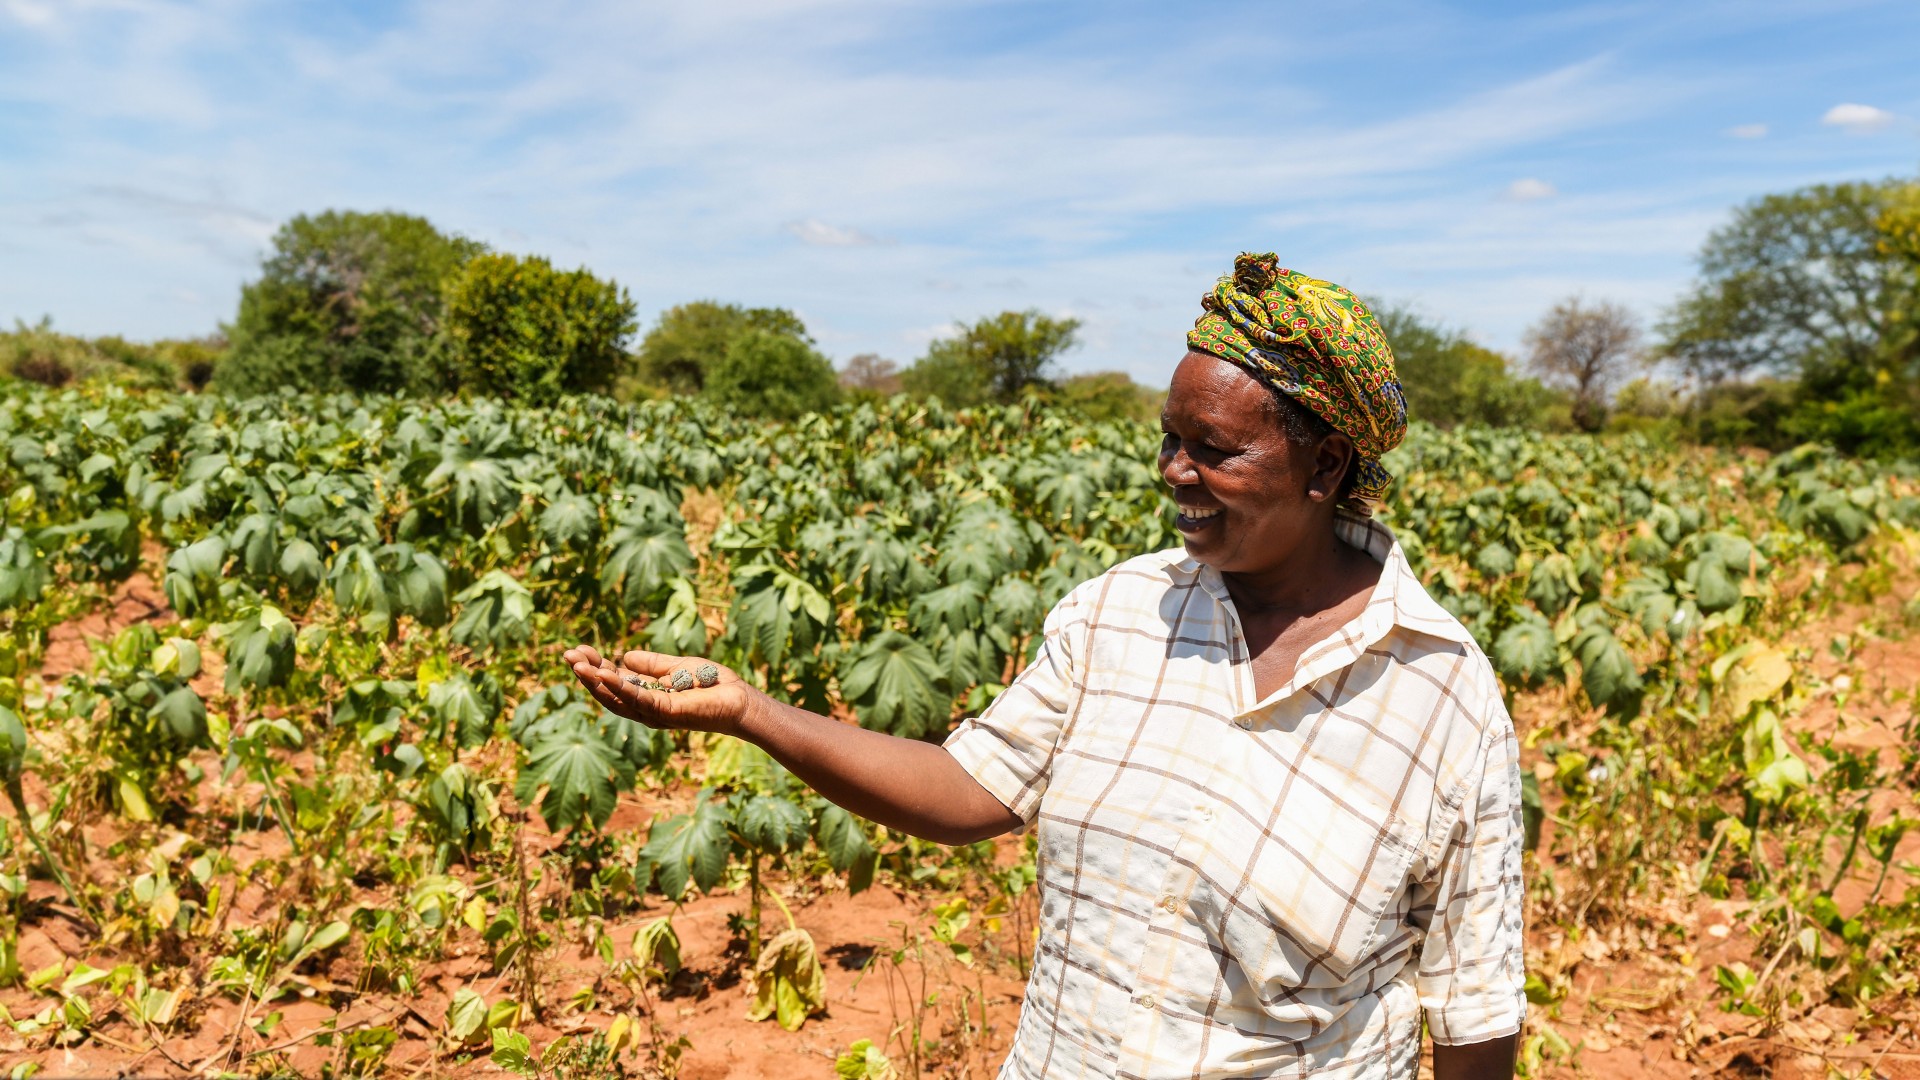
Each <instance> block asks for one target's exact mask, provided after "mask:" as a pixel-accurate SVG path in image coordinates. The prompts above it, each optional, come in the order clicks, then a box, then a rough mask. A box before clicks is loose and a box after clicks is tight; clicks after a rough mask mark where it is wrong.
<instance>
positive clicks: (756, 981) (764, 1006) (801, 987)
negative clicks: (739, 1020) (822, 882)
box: [747, 929, 827, 1031]
mask: <svg viewBox="0 0 1920 1080" xmlns="http://www.w3.org/2000/svg"><path fill="white" fill-rule="evenodd" d="M826 1007H827V975H826V972H825V971H824V970H823V969H822V968H821V967H820V956H819V954H818V952H817V951H816V950H815V949H814V944H813V935H811V934H809V933H807V932H806V931H805V930H800V929H792V930H785V931H782V932H781V933H779V934H776V935H775V936H774V937H773V939H772V940H771V941H768V942H767V943H766V944H765V945H764V946H763V947H762V948H761V950H760V959H759V961H758V962H756V963H755V964H754V966H753V1005H752V1006H751V1007H750V1008H749V1009H748V1010H747V1019H748V1020H752V1021H756V1022H757V1021H760V1020H765V1019H767V1018H769V1017H772V1018H773V1019H774V1020H775V1021H777V1022H778V1023H779V1025H780V1026H781V1027H783V1028H785V1029H786V1030H788V1031H799V1030H800V1026H801V1025H802V1024H804V1023H806V1022H807V1017H809V1016H811V1015H813V1014H814V1013H817V1012H820V1011H822V1010H823V1009H825V1008H826Z"/></svg>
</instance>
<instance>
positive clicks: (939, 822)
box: [566, 645, 1020, 844]
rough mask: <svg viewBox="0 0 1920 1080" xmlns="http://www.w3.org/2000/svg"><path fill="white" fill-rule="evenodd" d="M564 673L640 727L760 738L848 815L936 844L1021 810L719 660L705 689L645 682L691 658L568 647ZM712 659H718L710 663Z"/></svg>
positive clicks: (973, 833)
mask: <svg viewBox="0 0 1920 1080" xmlns="http://www.w3.org/2000/svg"><path fill="white" fill-rule="evenodd" d="M566 659H567V662H568V663H569V664H571V665H572V666H573V673H574V675H575V677H577V678H578V679H579V680H580V682H581V683H582V684H583V685H584V686H585V687H586V688H587V692H588V693H590V694H592V695H593V696H594V698H595V700H597V701H599V702H600V704H601V705H603V706H605V707H606V709H607V711H609V712H611V713H613V714H615V715H616V716H622V717H625V718H626V719H628V720H633V721H637V722H639V723H642V724H645V725H647V726H648V727H656V728H681V729H686V730H693V731H713V732H718V733H720V734H723V735H733V736H736V737H738V738H742V739H745V740H747V741H748V742H751V743H753V744H755V745H756V746H759V747H760V748H761V749H763V750H765V751H766V752H767V753H769V754H771V755H773V757H774V760H776V761H778V762H780V764H782V765H785V766H786V767H787V768H788V769H790V770H792V771H793V774H794V775H795V776H797V777H799V778H800V780H801V781H802V782H803V783H805V784H806V785H807V786H808V787H811V788H812V789H813V790H815V791H817V792H819V793H820V794H821V795H823V796H825V797H826V798H828V799H830V800H832V801H833V802H835V803H838V804H839V805H841V806H843V807H845V808H846V809H848V810H850V811H852V812H853V813H855V814H858V815H860V816H861V817H863V818H867V819H868V820H870V821H877V822H879V823H880V824H882V825H885V826H887V827H888V828H892V829H899V830H900V831H901V832H906V833H911V834H913V835H914V836H918V837H922V838H924V839H927V840H932V841H935V842H937V843H942V844H969V843H972V842H973V841H975V840H984V839H986V838H987V837H990V836H998V835H1000V834H1001V833H1004V832H1006V831H1008V830H1010V829H1013V828H1015V827H1017V826H1019V825H1020V818H1019V817H1017V816H1016V815H1015V814H1014V813H1013V812H1012V811H1010V810H1008V809H1007V808H1006V807H1005V806H1003V805H1001V803H1000V800H998V799H996V798H994V797H993V795H991V794H990V793H988V791H987V789H986V788H983V787H981V786H980V784H979V782H978V781H976V780H974V778H973V776H972V775H971V774H969V773H968V772H967V771H966V770H965V769H964V768H962V767H961V766H960V763H959V762H957V761H955V760H954V759H953V757H952V755H950V754H948V753H947V752H946V751H945V750H944V749H942V748H940V747H938V746H935V745H933V744H931V743H923V742H918V741H916V740H913V739H902V738H897V737H895V736H892V735H884V734H881V733H880V732H877V731H868V730H866V729H865V728H860V727H855V726H853V725H851V724H842V723H840V722H838V721H835V720H831V719H829V718H827V717H824V716H820V715H818V714H817V713H810V712H808V711H806V710H805V709H798V708H795V707H793V706H792V705H786V704H783V703H781V702H778V701H775V700H773V699H772V698H770V697H768V696H767V695H766V694H763V693H761V692H760V691H759V690H757V689H755V688H754V687H753V685H752V684H750V683H748V682H746V681H744V680H743V679H741V678H740V677H739V676H738V675H736V674H734V673H733V672H731V671H729V670H727V669H726V668H723V667H722V668H720V669H719V670H720V681H719V683H717V684H716V685H714V686H712V687H707V688H704V689H693V690H683V691H677V692H674V693H667V692H664V691H660V690H651V689H647V688H645V687H644V685H643V684H642V681H641V680H643V679H665V678H666V677H667V676H668V675H669V674H670V673H671V672H672V671H673V670H674V669H676V668H685V669H687V670H689V671H692V670H694V669H695V668H698V667H699V666H700V665H701V664H706V663H711V661H707V660H702V659H700V658H699V657H693V656H667V655H664V654H661V653H651V652H641V651H635V652H629V653H627V654H625V655H624V656H622V657H621V663H620V666H615V665H614V664H613V662H612V661H611V660H609V659H606V658H603V657H601V655H600V654H599V653H597V652H595V651H594V650H593V649H592V648H591V647H588V646H585V645H582V646H579V647H576V648H572V649H568V650H567V652H566ZM714 666H715V667H719V665H717V664H716V665H714Z"/></svg>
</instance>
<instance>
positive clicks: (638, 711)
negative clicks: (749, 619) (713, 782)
mask: <svg viewBox="0 0 1920 1080" xmlns="http://www.w3.org/2000/svg"><path fill="white" fill-rule="evenodd" d="M565 655H566V660H567V663H568V664H569V665H571V666H572V668H573V675H574V677H575V678H577V679H579V680H580V684H581V685H582V686H584V687H586V688H587V693H589V694H592V695H593V698H594V700H595V701H598V702H599V703H600V704H601V705H602V706H604V707H605V708H606V710H607V711H608V712H610V713H613V714H614V715H615V716H622V717H625V718H626V719H628V720H634V721H637V722H639V723H642V724H645V725H647V726H648V727H655V728H681V729H686V730H690V731H717V732H720V733H722V734H725V735H736V734H739V731H740V727H741V725H742V724H743V723H744V722H745V721H746V718H747V713H748V711H749V710H750V709H752V708H753V707H754V704H755V699H756V698H760V697H763V696H764V695H761V694H760V692H759V691H757V690H755V689H754V688H753V687H752V686H751V685H750V684H748V683H747V682H746V681H745V680H743V679H741V678H740V676H738V675H736V674H734V673H733V672H732V671H729V670H728V669H726V668H724V667H721V666H720V665H718V664H714V663H713V662H712V661H711V660H704V659H701V658H700V657H697V656H668V655H667V654H665V653H654V652H645V651H643V650H639V649H635V650H633V651H631V652H627V653H623V654H622V655H621V656H620V658H619V660H618V662H616V661H615V660H614V659H613V658H612V657H606V656H602V655H600V653H599V652H598V651H597V650H595V649H594V648H593V646H591V645H576V646H574V647H573V648H571V649H568V650H567V651H566V654H565ZM705 665H712V666H713V667H714V668H715V669H717V670H718V671H719V672H720V680H719V681H718V682H716V683H714V684H713V685H712V686H704V687H703V686H698V685H696V686H695V687H694V688H693V689H690V690H663V689H652V688H651V686H652V684H654V683H664V682H666V681H667V680H668V679H670V678H671V677H672V675H673V673H674V672H675V671H679V670H685V671H687V672H689V673H691V672H694V671H697V670H698V669H699V668H701V667H702V666H705Z"/></svg>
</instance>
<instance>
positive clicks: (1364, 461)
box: [1187, 252, 1407, 510]
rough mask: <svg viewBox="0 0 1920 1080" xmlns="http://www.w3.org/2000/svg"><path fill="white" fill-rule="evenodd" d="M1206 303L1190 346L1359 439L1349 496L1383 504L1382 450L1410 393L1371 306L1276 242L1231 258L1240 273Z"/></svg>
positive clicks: (1395, 437) (1362, 504)
mask: <svg viewBox="0 0 1920 1080" xmlns="http://www.w3.org/2000/svg"><path fill="white" fill-rule="evenodd" d="M1200 305H1201V306H1202V307H1204V308H1205V309H1206V313H1205V314H1203V315H1201V316H1200V318H1199V319H1198V320H1197V321H1196V322H1195V323H1194V324H1193V329H1192V330H1190V331H1188V332H1187V347H1188V348H1190V349H1193V350H1194V351H1195V352H1203V353H1206V354H1207V355H1209V356H1217V357H1219V358H1220V359H1222V360H1226V361H1228V362H1230V363H1233V364H1237V365H1239V366H1240V368H1241V369H1242V370H1244V371H1246V373H1247V374H1249V375H1251V376H1253V377H1254V378H1255V379H1258V380H1259V381H1260V382H1261V383H1263V384H1265V385H1266V386H1267V388H1268V389H1270V390H1273V391H1274V392H1275V393H1279V394H1285V395H1287V396H1288V397H1290V398H1293V399H1294V400H1295V401H1298V402H1300V403H1301V404H1303V405H1305V406H1306V407H1307V408H1309V409H1312V410H1313V411H1314V412H1315V413H1316V414H1318V415H1319V417H1320V418H1321V419H1322V420H1325V421H1326V422H1327V423H1329V424H1331V425H1333V427H1334V429H1335V430H1337V431H1340V432H1341V433H1343V434H1344V435H1346V436H1347V438H1349V439H1352V440H1353V446H1354V450H1355V451H1356V453H1357V456H1358V458H1359V460H1358V461H1357V462H1356V463H1355V467H1356V469H1357V470H1358V471H1357V472H1356V474H1355V476H1354V483H1353V494H1352V496H1351V499H1352V501H1353V502H1355V503H1358V504H1359V508H1360V509H1363V510H1370V509H1372V508H1373V507H1375V506H1377V505H1379V503H1380V500H1381V499H1383V498H1385V496H1386V493H1387V486H1388V485H1389V484H1391V483H1392V482H1393V474H1392V473H1389V472H1388V471H1387V470H1386V469H1384V468H1382V467H1381V465H1380V457H1381V455H1383V454H1385V453H1386V452H1387V451H1389V450H1391V449H1393V448H1394V447H1396V446H1398V445H1400V440H1401V439H1402V438H1404V437H1405V436H1406V434H1407V399H1406V397H1405V396H1404V395H1403V394H1402V393H1401V391H1400V379H1399V377H1398V376H1397V375H1395V374H1394V370H1393V350H1392V349H1390V348H1388V347H1387V336H1386V334H1385V333H1383V332H1381V330H1380V323H1379V321H1378V320H1376V319H1375V318H1374V317H1373V312H1372V311H1370V310H1368V308H1367V306H1366V305H1365V304H1363V303H1361V302H1360V299H1359V298H1358V297H1356V296H1354V295H1353V294H1352V293H1350V292H1348V291H1347V290H1345V289H1343V288H1341V287H1340V286H1338V285H1335V284H1333V283H1332V282H1327V281H1320V280H1318V279H1316V278H1310V277H1308V276H1307V275H1305V274H1301V273H1297V272H1295V271H1292V270H1287V269H1284V268H1282V267H1281V266H1280V260H1279V258H1278V256H1276V255H1274V254H1273V253H1271V252H1268V253H1267V254H1264V255H1254V254H1242V255H1241V256H1240V257H1239V258H1237V259H1235V260H1233V274H1232V276H1230V277H1223V278H1221V279H1220V282H1219V284H1217V285H1215V286H1214V287H1213V291H1212V292H1209V293H1208V294H1206V295H1205V296H1203V297H1201V298H1200Z"/></svg>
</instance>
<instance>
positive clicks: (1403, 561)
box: [1173, 510, 1473, 644]
mask: <svg viewBox="0 0 1920 1080" xmlns="http://www.w3.org/2000/svg"><path fill="white" fill-rule="evenodd" d="M1333 530H1334V534H1335V535H1337V536H1338V537H1340V539H1342V540H1344V541H1346V542H1347V543H1348V544H1351V545H1353V546H1354V547H1357V548H1359V549H1360V550H1362V551H1364V552H1366V553H1367V554H1368V555H1371V556H1373V558H1374V560H1375V561H1377V562H1379V563H1380V564H1381V570H1380V581H1379V584H1377V585H1375V586H1374V589H1373V595H1372V597H1370V598H1369V600H1368V602H1367V607H1366V611H1367V612H1368V613H1369V614H1371V613H1375V612H1387V611H1391V612H1392V621H1393V623H1394V624H1395V625H1398V626H1403V627H1406V628H1407V629H1409V630H1413V631H1417V632H1419V633H1422V634H1431V635H1432V636H1434V637H1438V638H1444V639H1446V640H1448V641H1458V642H1463V643H1466V644H1472V643H1473V636H1472V635H1471V634H1469V633H1467V628H1466V627H1464V626H1462V625H1460V620H1458V619H1456V618H1454V617H1453V615H1452V613H1450V612H1448V611H1447V609H1446V608H1443V607H1441V606H1440V604H1439V603H1438V602H1437V601H1435V600H1434V598H1433V597H1432V596H1431V595H1429V594H1428V593H1427V588H1426V586H1425V585H1423V584H1421V583H1420V577H1419V575H1417V574H1415V573H1414V572H1413V566H1412V564H1411V563H1409V562H1407V555H1406V552H1405V551H1404V550H1402V548H1401V547H1400V541H1399V540H1398V539H1396V538H1395V537H1394V535H1393V530H1392V529H1389V528H1387V527H1386V526H1385V525H1382V524H1381V523H1380V522H1378V521H1376V520H1374V519H1373V518H1368V517H1361V516H1360V515H1358V514H1354V513H1351V512H1349V511H1346V510H1340V511H1337V512H1336V513H1335V516H1334V519H1333ZM1173 569H1175V570H1178V571H1180V572H1182V573H1187V574H1195V575H1198V577H1199V584H1200V587H1201V588H1203V589H1205V590H1206V591H1207V592H1208V593H1209V594H1211V595H1212V596H1213V597H1214V598H1215V599H1217V600H1221V601H1227V600H1228V596H1227V585H1226V582H1225V581H1223V580H1221V578H1220V574H1219V572H1218V571H1216V570H1215V569H1214V568H1213V567H1211V566H1208V565H1206V564H1205V563H1203V562H1201V561H1200V560H1198V559H1196V558H1194V557H1193V556H1192V555H1187V554H1184V553H1183V554H1182V555H1181V557H1180V559H1179V561H1177V562H1175V563H1174V564H1173ZM1383 599H1387V600H1391V601H1392V603H1391V605H1390V606H1388V607H1382V606H1381V605H1380V603H1379V601H1381V600H1383ZM1361 618H1362V619H1363V620H1366V619H1367V618H1368V615H1366V614H1363V615H1362V616H1361ZM1376 630H1377V632H1375V631H1376ZM1366 631H1367V632H1366V633H1365V636H1366V638H1367V639H1368V640H1369V641H1375V640H1378V639H1379V638H1380V637H1383V636H1385V632H1386V627H1384V626H1383V627H1377V628H1376V627H1372V626H1369V627H1367V628H1366Z"/></svg>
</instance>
